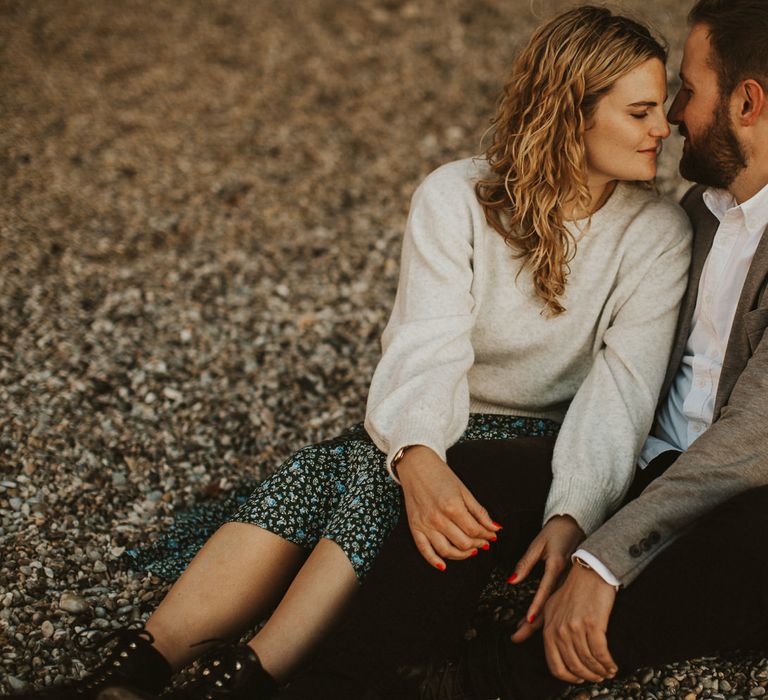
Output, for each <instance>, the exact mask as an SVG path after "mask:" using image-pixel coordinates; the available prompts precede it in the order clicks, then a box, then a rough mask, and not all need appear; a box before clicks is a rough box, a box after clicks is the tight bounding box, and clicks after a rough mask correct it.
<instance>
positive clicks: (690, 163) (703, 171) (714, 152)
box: [679, 102, 747, 189]
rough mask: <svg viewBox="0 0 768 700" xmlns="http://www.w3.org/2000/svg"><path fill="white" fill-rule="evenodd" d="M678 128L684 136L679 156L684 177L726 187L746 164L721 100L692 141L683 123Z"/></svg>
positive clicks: (725, 105)
mask: <svg viewBox="0 0 768 700" xmlns="http://www.w3.org/2000/svg"><path fill="white" fill-rule="evenodd" d="M679 129H680V133H681V134H682V135H683V136H685V137H686V138H687V144H686V147H685V150H684V151H683V157H682V158H681V159H680V174H681V175H682V176H683V177H684V178H685V179H686V180H690V181H692V182H698V183H699V184H702V185H708V186H709V187H719V188H722V189H727V188H728V186H729V185H730V184H731V183H732V182H733V181H734V180H735V179H736V176H737V175H738V174H739V173H740V172H741V171H742V170H743V169H744V168H745V167H746V166H747V157H746V155H745V153H744V149H743V148H742V147H741V144H740V143H739V141H738V139H737V138H736V134H734V133H733V129H732V128H731V123H730V119H729V115H728V108H727V104H726V103H725V102H722V103H721V104H720V106H719V107H718V108H717V111H716V112H715V115H714V119H713V120H712V124H711V125H710V126H709V127H708V128H707V130H706V131H705V132H704V133H703V134H702V135H701V136H700V137H699V138H697V139H696V142H695V143H694V142H693V140H692V139H691V137H690V134H689V133H688V130H687V129H686V128H685V124H680V127H679Z"/></svg>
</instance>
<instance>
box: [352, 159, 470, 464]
mask: <svg viewBox="0 0 768 700" xmlns="http://www.w3.org/2000/svg"><path fill="white" fill-rule="evenodd" d="M464 184H465V189H466V183H464ZM457 188H458V189H457ZM472 224H473V222H472V214H471V211H470V208H469V206H468V203H467V201H466V193H465V192H463V191H462V190H461V188H459V185H458V183H457V182H455V178H452V177H446V176H445V175H442V176H441V174H440V170H438V171H437V172H436V173H433V174H432V175H431V176H429V177H428V178H427V179H426V180H425V181H424V182H423V183H422V185H421V186H420V187H419V188H418V189H417V191H416V193H415V194H414V196H413V200H412V202H411V211H410V214H409V217H408V223H407V226H406V231H405V238H404V240H403V249H402V258H401V265H400V281H399V284H398V289H397V295H396V297H395V304H394V309H393V311H392V315H391V317H390V319H389V323H388V324H387V327H386V328H385V330H384V333H383V335H382V351H383V353H382V357H381V360H380V361H379V364H378V366H377V368H376V371H375V372H374V375H373V379H372V381H371V386H370V391H369V394H368V404H367V410H366V418H365V427H366V429H367V431H368V433H369V435H370V436H371V439H372V440H373V442H374V443H375V444H376V446H377V447H378V448H379V449H380V450H382V451H383V452H385V453H386V454H387V467H388V468H390V467H389V465H390V462H391V460H392V458H393V457H394V455H395V454H396V452H397V451H398V450H399V449H400V448H401V447H406V446H408V445H417V444H418V445H426V446H427V447H430V448H432V449H433V450H434V451H435V452H436V453H437V454H439V455H440V456H441V457H442V458H443V459H445V453H446V449H447V448H448V447H449V446H450V445H451V444H453V443H454V442H455V441H456V440H458V438H459V437H460V436H461V434H462V432H463V431H464V430H465V428H466V426H467V422H468V420H469V384H468V379H467V373H468V371H469V369H470V367H471V366H472V363H473V361H474V352H473V350H472V345H471V332H472V327H473V323H474V317H473V314H472V312H473V309H474V299H473V297H472V292H471V289H472V280H473V267H472V263H473V248H472V228H473V226H472ZM390 473H391V468H390ZM393 478H394V475H393Z"/></svg>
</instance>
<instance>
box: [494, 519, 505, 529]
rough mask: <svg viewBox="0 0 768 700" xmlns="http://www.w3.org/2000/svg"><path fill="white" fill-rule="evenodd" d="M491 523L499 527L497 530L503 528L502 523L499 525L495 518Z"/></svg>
mask: <svg viewBox="0 0 768 700" xmlns="http://www.w3.org/2000/svg"><path fill="white" fill-rule="evenodd" d="M493 524H494V526H495V527H497V528H499V530H503V529H504V526H503V525H499V524H498V523H497V522H496V521H495V520H494V521H493Z"/></svg>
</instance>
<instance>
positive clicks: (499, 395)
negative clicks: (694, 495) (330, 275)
mask: <svg viewBox="0 0 768 700" xmlns="http://www.w3.org/2000/svg"><path fill="white" fill-rule="evenodd" d="M486 170H487V164H486V162H485V161H484V160H483V159H481V158H474V159H471V158H470V159H465V160H461V161H457V162H454V163H449V164H447V165H444V166H442V167H441V168H438V169H437V170H436V171H435V172H433V173H432V174H431V175H429V176H428V177H427V178H426V179H425V180H424V182H423V183H422V184H421V186H420V187H419V188H418V189H417V191H416V193H415V194H414V196H413V200H412V204H411V212H410V215H409V218H408V224H407V227H406V232H405V239H404V242H403V250H402V260H401V270H400V282H399V286H398V290H397V295H396V298H395V305H394V309H393V311H392V316H391V318H390V320H389V323H388V324H387V327H386V328H385V330H384V333H383V335H382V349H383V356H382V358H381V360H380V362H379V364H378V367H377V368H376V372H375V373H374V376H373V380H372V382H371V388H370V393H369V396H368V406H367V413H366V419H365V426H366V429H367V430H368V433H369V434H370V436H371V438H372V439H373V441H374V443H375V444H376V446H377V447H378V448H379V449H381V450H382V451H383V452H385V453H387V464H389V462H390V461H391V459H392V457H393V456H394V454H395V453H396V452H397V451H398V450H399V449H400V448H401V447H404V446H406V445H415V444H419V445H426V446H428V447H430V448H432V449H433V450H434V451H435V452H436V453H437V454H439V455H440V456H441V457H442V458H443V459H445V454H446V450H447V448H448V447H450V446H451V445H452V444H453V443H454V442H456V441H457V440H458V438H459V437H460V436H461V434H462V433H463V432H464V430H465V428H466V426H467V422H468V418H469V413H470V411H472V412H480V413H497V414H507V415H520V416H533V417H542V418H551V419H554V420H557V421H562V427H561V430H560V433H559V435H558V438H557V442H556V445H555V451H554V456H553V460H552V472H553V482H552V486H551V489H550V492H549V498H548V500H547V504H546V509H545V515H544V522H546V521H547V520H548V519H549V518H551V517H553V516H554V515H560V514H567V515H571V516H572V517H573V518H575V520H576V521H577V522H578V523H579V525H580V526H581V528H582V529H583V530H584V532H585V533H586V534H587V535H589V534H590V533H591V532H593V531H594V530H595V529H596V528H597V527H598V526H599V525H600V524H601V523H602V522H603V521H604V520H605V519H606V517H607V516H608V515H609V514H610V513H611V512H612V511H613V510H614V509H615V508H616V507H618V505H619V504H620V502H621V499H622V498H623V496H624V494H625V493H626V491H627V489H628V488H629V484H630V482H631V480H632V475H633V473H634V465H635V461H636V458H637V455H638V453H639V451H640V448H641V447H642V444H643V441H644V440H645V437H646V435H647V434H648V431H649V429H650V427H651V422H652V419H653V414H654V409H655V406H656V401H657V396H658V393H659V390H660V387H661V383H662V380H663V376H664V370H665V368H666V362H667V356H668V354H669V352H670V349H671V344H672V338H673V334H674V331H675V324H676V321H677V312H678V305H679V302H680V299H681V297H682V294H683V292H684V290H685V284H686V277H687V271H688V264H689V255H690V238H691V230H690V224H689V222H688V219H687V217H686V216H685V214H684V212H683V211H682V209H680V208H679V207H678V206H677V205H676V204H673V203H671V202H669V201H666V200H664V199H661V198H659V197H658V196H657V195H655V194H653V193H652V192H649V191H646V190H643V189H640V188H637V187H635V186H633V185H629V184H625V183H619V184H618V186H617V187H616V189H615V190H614V192H613V194H612V195H611V197H610V199H609V200H608V202H607V203H606V204H605V205H604V206H603V207H602V208H601V209H600V210H598V211H597V212H596V213H595V214H593V215H592V220H591V225H589V226H588V227H587V222H586V220H585V221H581V222H575V223H574V224H569V227H570V230H571V231H572V232H573V233H574V235H575V236H576V239H577V241H578V243H577V248H576V255H575V257H574V258H573V260H572V261H571V263H570V275H569V277H568V284H567V288H566V293H565V295H564V296H563V297H562V303H563V306H565V308H566V312H565V313H563V314H561V315H560V316H557V317H554V318H553V317H549V316H547V315H545V314H542V310H543V302H542V301H541V300H540V299H539V298H538V297H536V296H535V295H534V293H533V285H532V280H531V275H530V273H529V272H528V270H527V268H524V269H522V271H521V266H522V265H521V260H520V259H519V258H516V257H515V256H514V251H513V250H512V249H511V248H510V247H509V246H507V245H506V244H505V243H504V240H503V239H502V237H501V236H500V235H499V234H498V233H497V232H496V231H494V230H493V229H492V228H491V227H490V226H489V225H488V224H487V222H486V221H485V216H484V213H483V210H482V208H481V207H480V205H479V204H478V202H477V199H476V197H475V193H474V183H475V181H476V180H477V179H478V177H480V176H481V175H482V174H483V173H484V172H485V171H486Z"/></svg>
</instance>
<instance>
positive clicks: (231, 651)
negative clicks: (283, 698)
mask: <svg viewBox="0 0 768 700" xmlns="http://www.w3.org/2000/svg"><path fill="white" fill-rule="evenodd" d="M276 690H277V683H275V680H274V679H273V678H272V676H270V675H269V673H267V672H266V671H265V670H264V667H263V666H262V665H261V662H260V661H259V657H258V656H256V653H255V652H254V651H253V649H251V647H249V646H248V645H247V644H230V643H226V642H225V643H222V644H220V645H219V646H217V647H215V648H214V649H212V650H211V651H210V652H209V653H208V654H207V655H206V656H205V657H204V658H203V659H202V660H201V661H200V662H199V665H198V668H197V672H196V673H195V676H194V678H192V679H191V680H190V681H189V682H187V683H185V684H184V685H182V686H180V687H179V688H174V689H173V690H172V691H170V692H169V693H167V694H166V695H164V696H163V698H169V699H172V700H218V699H219V698H227V699H228V700H246V699H247V700H267V698H270V697H272V695H273V694H274V693H275V691H276Z"/></svg>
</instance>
